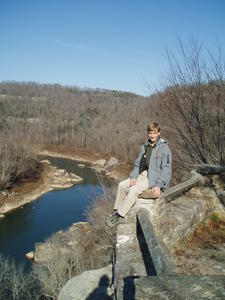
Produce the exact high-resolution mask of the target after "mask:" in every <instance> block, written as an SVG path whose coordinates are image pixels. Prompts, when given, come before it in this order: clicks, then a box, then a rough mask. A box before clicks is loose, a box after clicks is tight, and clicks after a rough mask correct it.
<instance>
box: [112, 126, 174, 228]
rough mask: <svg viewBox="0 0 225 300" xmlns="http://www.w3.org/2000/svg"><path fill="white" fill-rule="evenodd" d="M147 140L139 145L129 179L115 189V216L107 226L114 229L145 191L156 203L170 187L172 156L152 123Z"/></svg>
mask: <svg viewBox="0 0 225 300" xmlns="http://www.w3.org/2000/svg"><path fill="white" fill-rule="evenodd" d="M147 133H148V137H149V139H148V140H147V142H146V143H145V144H143V145H142V147H141V150H140V152H139V155H138V157H137V159H136V161H135V164H134V168H133V171H132V172H131V173H130V178H128V179H126V180H124V181H122V182H120V183H119V185H118V191H117V196H116V201H115V205H114V210H115V211H114V213H113V214H112V215H111V216H110V217H109V218H108V219H107V221H106V224H107V225H108V226H113V225H115V224H116V223H118V221H119V219H120V217H125V216H126V215H127V213H128V212H129V210H130V208H131V207H132V206H133V205H134V204H135V202H136V200H137V197H138V196H139V195H140V194H141V193H142V192H143V191H145V190H147V191H145V193H146V194H147V195H146V198H151V199H156V198H158V197H159V196H160V193H161V192H163V191H165V190H166V189H167V187H168V186H169V182H170V178H171V171H172V166H171V162H172V155H171V151H170V148H169V146H168V144H167V143H166V141H165V140H164V139H162V138H160V126H159V124H158V123H152V124H150V125H148V127H147Z"/></svg>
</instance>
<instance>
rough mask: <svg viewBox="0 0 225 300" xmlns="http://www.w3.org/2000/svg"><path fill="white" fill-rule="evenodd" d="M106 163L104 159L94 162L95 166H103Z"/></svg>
mask: <svg viewBox="0 0 225 300" xmlns="http://www.w3.org/2000/svg"><path fill="white" fill-rule="evenodd" d="M105 163H106V160H105V159H99V160H96V161H95V162H94V166H95V167H104V166H105Z"/></svg>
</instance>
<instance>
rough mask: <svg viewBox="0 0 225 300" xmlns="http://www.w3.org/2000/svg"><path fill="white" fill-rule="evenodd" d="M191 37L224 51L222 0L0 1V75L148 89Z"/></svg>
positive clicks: (156, 83)
mask: <svg viewBox="0 0 225 300" xmlns="http://www.w3.org/2000/svg"><path fill="white" fill-rule="evenodd" d="M191 36H195V37H196V38H198V39H199V40H200V41H201V42H202V43H203V45H204V47H206V48H210V49H214V48H216V46H217V43H218V42H219V43H220V45H221V46H222V49H223V50H224V51H225V1H224V0H210V1H209V0H182V1H181V0H148V1H147V0H145V1H144V0H139V1H138V0H130V1H128V0H120V1H119V0H104V1H103V0H92V1H91V0H83V1H82V0H60V1H59V0H14V1H13V0H0V81H7V80H10V81H11V80H16V81H36V82H39V83H59V84H62V85H73V86H78V87H81V88H83V87H90V88H106V89H115V90H124V91H130V92H135V93H138V94H141V95H148V94H150V92H151V91H154V89H155V88H156V87H160V79H161V74H163V72H164V71H165V70H166V67H167V61H166V59H165V57H164V53H165V49H166V48H167V47H173V45H174V43H175V41H176V39H177V37H180V38H181V39H182V40H183V41H184V42H186V41H187V40H188V39H189V38H190V37H191ZM146 82H148V84H149V86H150V87H151V91H149V89H147V87H146Z"/></svg>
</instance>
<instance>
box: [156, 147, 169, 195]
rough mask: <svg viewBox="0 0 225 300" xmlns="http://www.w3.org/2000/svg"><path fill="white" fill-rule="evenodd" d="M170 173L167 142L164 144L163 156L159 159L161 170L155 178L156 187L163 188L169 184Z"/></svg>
mask: <svg viewBox="0 0 225 300" xmlns="http://www.w3.org/2000/svg"><path fill="white" fill-rule="evenodd" d="M171 174H172V153H171V150H170V148H169V146H168V145H167V144H165V145H164V151H163V157H162V161H161V172H160V176H159V178H157V180H156V187H159V188H160V189H162V190H165V189H166V188H167V187H168V186H169V182H170V179H171Z"/></svg>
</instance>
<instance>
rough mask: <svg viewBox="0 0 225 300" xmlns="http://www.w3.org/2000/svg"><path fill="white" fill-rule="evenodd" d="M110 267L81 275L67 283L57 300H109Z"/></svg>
mask: <svg viewBox="0 0 225 300" xmlns="http://www.w3.org/2000/svg"><path fill="white" fill-rule="evenodd" d="M111 281H112V266H108V267H105V268H102V269H97V270H90V271H85V272H83V273H81V274H80V275H77V276H75V277H73V278H72V279H70V280H69V281H67V283H66V284H65V285H64V287H63V288H62V290H61V292H60V294H59V297H58V300H110V299H112V297H111V296H110V284H111Z"/></svg>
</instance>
